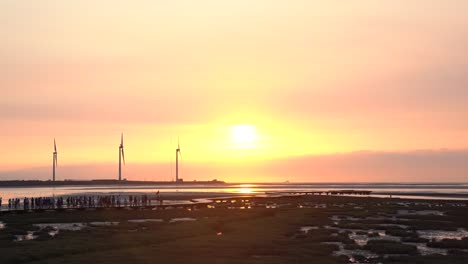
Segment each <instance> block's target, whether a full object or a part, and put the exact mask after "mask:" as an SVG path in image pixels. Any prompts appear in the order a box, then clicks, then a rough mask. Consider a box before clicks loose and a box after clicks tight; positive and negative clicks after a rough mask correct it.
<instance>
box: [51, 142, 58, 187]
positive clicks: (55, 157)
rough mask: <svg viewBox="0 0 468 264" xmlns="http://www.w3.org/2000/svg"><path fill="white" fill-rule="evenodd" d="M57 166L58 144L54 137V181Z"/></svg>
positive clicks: (53, 179)
mask: <svg viewBox="0 0 468 264" xmlns="http://www.w3.org/2000/svg"><path fill="white" fill-rule="evenodd" d="M56 167H57V144H55V138H54V152H53V153H52V181H54V182H55V168H56Z"/></svg>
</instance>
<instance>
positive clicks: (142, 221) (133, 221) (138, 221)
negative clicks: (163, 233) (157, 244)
mask: <svg viewBox="0 0 468 264" xmlns="http://www.w3.org/2000/svg"><path fill="white" fill-rule="evenodd" d="M128 222H129V223H146V222H158V223H161V222H164V220H163V219H131V220H128Z"/></svg>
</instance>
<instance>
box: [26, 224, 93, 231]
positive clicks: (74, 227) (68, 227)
mask: <svg viewBox="0 0 468 264" xmlns="http://www.w3.org/2000/svg"><path fill="white" fill-rule="evenodd" d="M33 226H36V227H39V228H40V229H44V228H47V227H51V228H53V229H56V230H66V231H80V230H81V229H83V228H85V227H86V224H85V223H52V224H34V225H33Z"/></svg>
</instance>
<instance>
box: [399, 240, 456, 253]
mask: <svg viewBox="0 0 468 264" xmlns="http://www.w3.org/2000/svg"><path fill="white" fill-rule="evenodd" d="M403 244H407V245H414V246H416V247H417V248H418V251H419V254H421V255H432V254H441V255H447V254H448V249H446V248H431V247H428V246H427V245H426V243H403Z"/></svg>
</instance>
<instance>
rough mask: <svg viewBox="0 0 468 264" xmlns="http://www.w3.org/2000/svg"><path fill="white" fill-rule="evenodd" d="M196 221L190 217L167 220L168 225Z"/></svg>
mask: <svg viewBox="0 0 468 264" xmlns="http://www.w3.org/2000/svg"><path fill="white" fill-rule="evenodd" d="M196 220H197V219H195V218H191V217H181V218H172V219H171V220H169V223H175V222H187V221H196Z"/></svg>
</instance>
